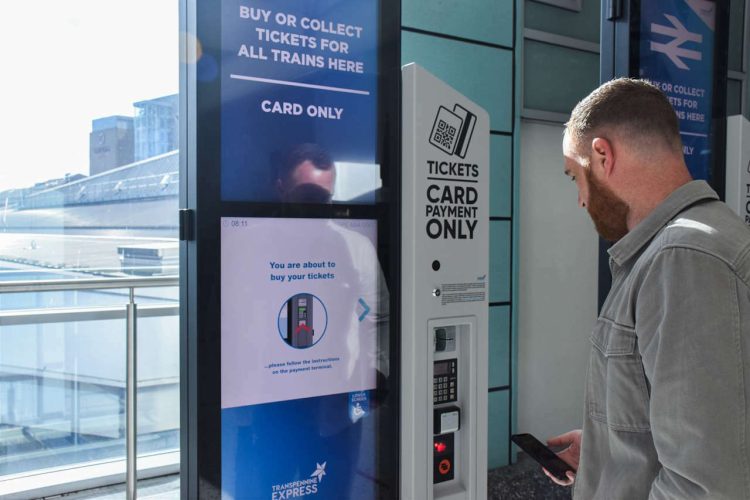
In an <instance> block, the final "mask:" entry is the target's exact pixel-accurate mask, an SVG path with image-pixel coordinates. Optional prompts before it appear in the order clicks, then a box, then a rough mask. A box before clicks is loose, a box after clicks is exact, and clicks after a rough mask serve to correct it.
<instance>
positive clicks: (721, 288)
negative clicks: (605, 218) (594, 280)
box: [635, 248, 750, 500]
mask: <svg viewBox="0 0 750 500" xmlns="http://www.w3.org/2000/svg"><path fill="white" fill-rule="evenodd" d="M747 296H748V295H747V290H746V287H745V285H744V283H742V282H741V281H740V280H738V279H737V277H736V275H735V274H734V272H733V271H732V269H731V268H730V267H729V266H728V265H727V264H726V263H725V262H723V261H721V260H720V259H718V258H717V257H715V256H712V255H709V254H707V253H705V252H701V251H698V250H694V249H689V248H668V249H665V250H662V251H661V252H660V253H659V254H658V255H657V256H656V257H655V258H654V260H653V262H652V265H651V268H650V269H649V270H648V271H647V273H646V274H645V277H644V278H643V283H642V284H641V286H640V287H639V291H638V296H637V300H636V311H635V313H636V334H637V335H638V345H639V349H640V352H641V356H642V359H643V367H644V370H645V374H646V377H647V379H648V382H649V384H650V422H651V432H652V435H653V440H654V445H655V448H656V452H657V454H658V458H659V463H660V464H661V469H660V471H659V473H658V475H657V477H656V479H655V480H654V482H653V484H652V486H651V492H650V495H649V498H651V499H674V498H682V499H712V500H719V499H740V498H750V479H749V475H750V470H749V467H748V449H747V436H745V432H744V429H745V425H746V418H747V416H746V415H745V400H746V398H747V388H745V386H744V382H743V380H744V379H743V364H744V363H747V364H748V366H750V363H748V360H747V359H745V358H747V357H748V353H743V352H742V349H741V342H740V334H741V332H740V326H739V325H740V307H739V300H748V299H747Z"/></svg>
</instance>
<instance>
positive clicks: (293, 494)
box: [271, 462, 327, 500]
mask: <svg viewBox="0 0 750 500" xmlns="http://www.w3.org/2000/svg"><path fill="white" fill-rule="evenodd" d="M326 463H327V462H323V463H322V464H319V463H316V464H315V471H314V472H313V473H312V474H310V479H305V480H302V481H290V482H288V483H285V484H275V485H273V487H271V500H287V499H289V498H300V497H306V496H308V495H316V494H317V493H318V485H319V484H320V483H322V482H323V476H325V475H326V474H327V472H326Z"/></svg>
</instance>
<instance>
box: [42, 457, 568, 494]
mask: <svg viewBox="0 0 750 500" xmlns="http://www.w3.org/2000/svg"><path fill="white" fill-rule="evenodd" d="M124 497H125V485H124V484H121V485H115V486H109V487H106V488H97V489H95V490H88V491H80V492H78V493H70V494H67V495H62V496H58V497H51V498H54V499H55V500H120V499H122V498H124ZM179 497H180V481H179V476H167V477H160V478H154V479H148V480H145V481H138V498H139V499H148V500H178V499H179ZM487 498H488V500H570V498H571V489H570V488H566V487H563V486H557V485H556V484H554V483H553V482H552V481H550V480H549V478H547V476H545V475H544V473H543V472H542V469H541V468H540V467H539V466H538V465H537V464H536V462H534V461H533V460H531V459H529V458H526V457H523V456H522V455H519V461H518V463H516V464H513V465H509V466H508V467H501V468H499V469H494V470H491V471H489V474H488V484H487Z"/></svg>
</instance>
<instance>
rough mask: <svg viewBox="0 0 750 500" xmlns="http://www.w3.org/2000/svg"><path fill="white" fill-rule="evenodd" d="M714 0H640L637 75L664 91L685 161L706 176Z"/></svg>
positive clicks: (697, 174)
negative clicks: (676, 122) (680, 141)
mask: <svg viewBox="0 0 750 500" xmlns="http://www.w3.org/2000/svg"><path fill="white" fill-rule="evenodd" d="M715 18H716V5H715V4H714V2H711V1H706V0H660V1H658V2H656V1H651V2H646V1H644V2H641V24H640V51H639V52H640V68H639V75H640V77H641V78H646V79H648V80H650V81H652V82H653V83H655V84H656V85H658V86H659V88H660V89H661V90H662V91H663V92H664V93H665V94H666V95H667V97H668V98H669V101H670V102H671V103H672V106H673V107H674V108H675V111H676V113H677V117H678V118H679V121H680V135H681V137H682V143H683V153H684V155H685V162H686V163H687V166H688V168H689V169H690V172H691V174H692V175H693V177H694V178H696V179H706V180H708V179H709V178H710V176H711V161H712V151H711V144H712V137H711V118H712V116H711V108H712V102H713V51H714V31H715V30H714V26H715Z"/></svg>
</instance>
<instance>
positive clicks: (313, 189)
mask: <svg viewBox="0 0 750 500" xmlns="http://www.w3.org/2000/svg"><path fill="white" fill-rule="evenodd" d="M335 183H336V167H335V165H334V164H333V159H332V158H331V155H329V154H328V152H327V151H326V150H324V149H323V148H321V147H320V146H318V145H317V144H310V143H306V144H298V145H296V146H294V147H292V148H291V149H290V150H289V151H287V153H286V154H285V155H284V156H283V158H282V159H281V163H280V165H279V166H278V176H277V179H276V189H277V191H278V193H279V198H280V200H281V201H283V202H285V203H331V198H332V197H333V186H334V184H335Z"/></svg>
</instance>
